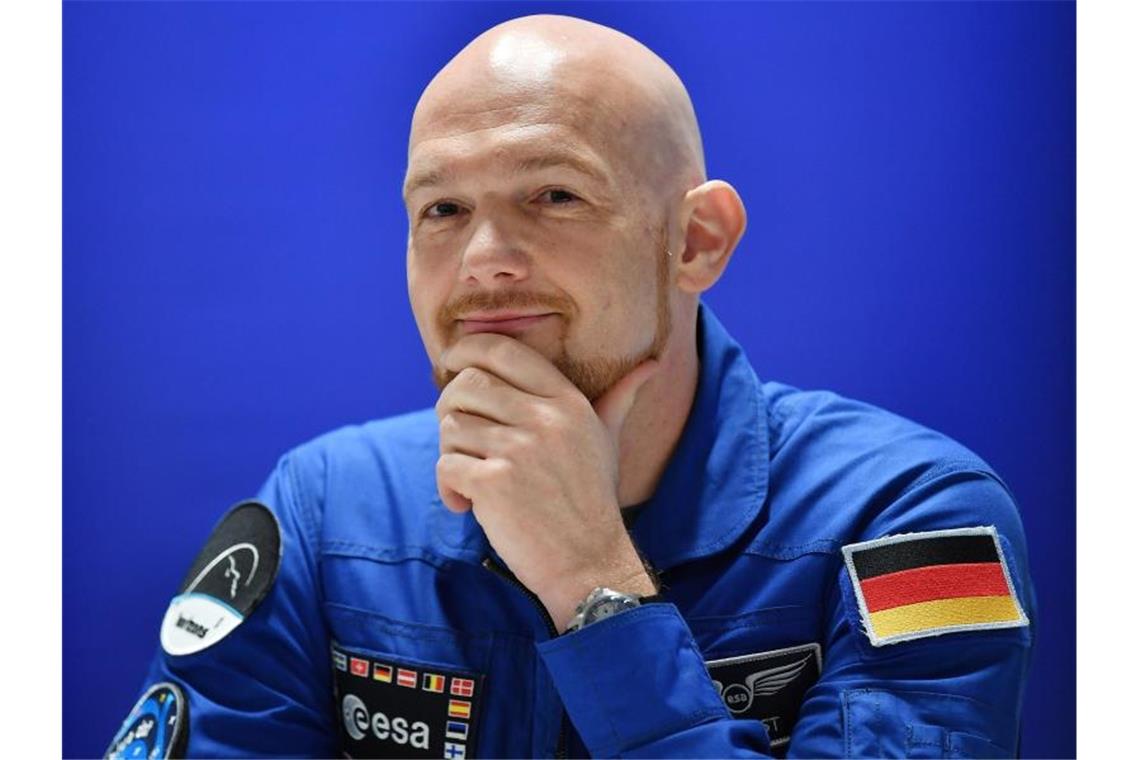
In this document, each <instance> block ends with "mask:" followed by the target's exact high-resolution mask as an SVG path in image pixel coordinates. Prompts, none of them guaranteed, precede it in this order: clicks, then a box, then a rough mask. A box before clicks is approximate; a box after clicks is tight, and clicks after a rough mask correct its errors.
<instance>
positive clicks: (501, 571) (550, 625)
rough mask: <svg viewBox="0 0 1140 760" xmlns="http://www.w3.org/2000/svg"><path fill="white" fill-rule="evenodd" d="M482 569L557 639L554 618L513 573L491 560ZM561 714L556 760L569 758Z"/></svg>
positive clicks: (564, 725)
mask: <svg viewBox="0 0 1140 760" xmlns="http://www.w3.org/2000/svg"><path fill="white" fill-rule="evenodd" d="M483 567H485V568H487V569H488V570H490V571H491V572H492V573H494V574H495V575H497V576H499V577H500V578H502V579H503V580H504V581H506V582H507V583H509V584H510V585H512V586H514V587H515V588H517V589H518V590H519V591H521V592H522V593H523V595H524V596H525V597H526V598H527V599H529V600H530V601H531V602H533V603H534V606H535V607H536V608H537V609H538V612H539V614H540V615H541V616H542V621H543V622H544V623H546V630H547V631H548V632H549V633H550V638H552V639H553V638H557V637H558V628H557V626H555V625H554V618H552V617H550V613H549V612H547V611H546V607H545V606H544V605H543V603H542V600H541V599H539V598H538V595H537V594H535V593H534V592H533V591H531V590H530V589H529V588H527V587H526V586H524V585H523V584H522V583H521V582H520V581H519V579H518V578H516V577H515V575H514V573H512V572H511V571H510V570H508V569H507V568H505V567H503V566H502V565H501V564H499V563H498V562H496V561H495V560H494V559H493V558H491V557H484V558H483ZM561 713H562V715H561V719H560V720H559V722H558V746H557V747H556V748H555V751H554V756H555V757H556V758H558V760H563V758H566V757H569V753H568V751H567V749H566V717H567V716H566V711H565V710H562V711H561Z"/></svg>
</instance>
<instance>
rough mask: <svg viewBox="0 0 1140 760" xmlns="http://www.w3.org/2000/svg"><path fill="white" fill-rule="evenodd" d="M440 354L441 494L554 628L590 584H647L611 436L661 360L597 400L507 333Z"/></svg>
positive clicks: (477, 337) (473, 339)
mask: <svg viewBox="0 0 1140 760" xmlns="http://www.w3.org/2000/svg"><path fill="white" fill-rule="evenodd" d="M441 362H442V364H443V366H444V367H445V368H446V369H448V370H451V371H452V372H455V373H457V374H456V376H455V378H454V379H453V380H452V381H451V382H450V383H449V384H448V385H447V387H446V388H445V389H444V390H443V393H442V394H440V397H439V401H438V402H437V403H436V405H435V409H436V415H437V416H438V418H439V448H440V456H439V461H438V462H437V463H436V480H437V483H438V486H439V492H440V495H441V496H442V497H443V503H444V504H445V505H447V507H448V508H449V509H451V510H453V511H455V512H463V511H466V510H468V509H471V510H473V512H474V514H475V519H476V520H478V522H479V524H480V525H481V526H482V528H483V531H484V532H485V533H486V534H487V539H488V540H489V541H490V543H491V546H493V547H494V549H495V551H496V552H498V554H499V556H500V557H502V559H503V561H504V562H505V563H506V564H507V566H508V567H509V568H510V569H511V572H513V573H514V575H515V577H516V578H518V579H519V581H520V582H522V583H523V585H525V586H526V587H527V588H528V589H530V590H531V591H532V592H533V593H534V594H535V595H536V596H538V598H539V599H540V600H541V601H542V603H543V605H544V606H545V607H546V609H547V611H548V612H549V613H550V616H551V618H552V619H553V621H554V623H555V625H557V626H558V629H559V630H564V629H565V627H566V626H567V625H568V624H569V622H570V620H571V618H572V617H573V615H574V608H575V606H576V605H577V604H578V603H579V602H580V601H582V599H584V598H585V596H586V595H587V594H588V593H589V592H590V591H591V590H592V589H593V588H595V587H597V586H608V587H610V588H614V589H617V590H619V591H624V592H626V593H631V594H639V595H650V594H653V593H655V592H656V589H655V587H654V585H653V581H652V579H651V578H650V576H649V574H648V572H647V571H646V569H645V567H644V565H643V564H642V562H641V559H640V557H639V556H638V554H637V550H636V548H634V546H633V542H632V541H631V540H630V538H629V535H628V533H627V532H626V530H625V527H624V525H623V523H622V519H621V508H620V505H619V504H618V499H617V489H618V436H619V434H620V432H621V428H622V424H623V422H624V421H625V417H626V415H627V414H628V413H629V410H630V409H631V408H632V406H633V401H634V398H635V396H636V394H637V391H638V389H639V388H640V387H641V386H642V384H643V383H644V382H645V381H646V380H648V379H649V377H651V376H652V375H653V373H654V372H655V371H656V370H657V362H655V361H654V360H647V361H646V362H643V363H642V364H640V365H638V366H637V367H635V368H634V369H633V370H632V371H630V372H629V374H627V375H626V376H625V377H623V378H622V379H621V380H619V381H618V382H617V383H616V384H615V385H614V386H613V387H612V388H611V389H610V390H609V391H607V392H606V393H605V394H604V395H603V396H602V397H601V398H599V399H598V400H597V401H595V402H594V403H593V404H591V403H590V401H589V400H588V399H587V398H586V397H585V396H584V395H582V393H581V392H580V391H579V390H578V388H577V387H575V386H574V385H573V384H572V383H571V382H570V381H569V380H568V379H566V376H565V375H563V374H562V373H561V372H560V371H559V370H558V369H557V368H556V367H555V366H554V364H552V363H551V362H550V360H548V359H547V358H546V357H545V356H543V355H542V354H540V353H538V352H537V351H535V350H534V349H532V348H530V347H529V346H527V345H526V344H524V343H521V342H520V341H518V340H515V339H514V338H510V337H507V336H505V335H499V334H496V333H477V334H473V335H468V336H465V337H463V338H462V339H460V340H459V341H458V342H457V343H456V344H455V345H454V346H453V347H452V348H451V349H449V350H448V351H447V352H446V353H445V354H444V356H443V357H442V360H441Z"/></svg>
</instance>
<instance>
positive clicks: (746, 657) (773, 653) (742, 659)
mask: <svg viewBox="0 0 1140 760" xmlns="http://www.w3.org/2000/svg"><path fill="white" fill-rule="evenodd" d="M803 651H812V652H814V653H815V665H816V668H817V669H818V670H819V675H820V677H823V647H822V646H821V645H820V644H819V642H816V641H813V642H811V643H810V644H796V645H795V646H792V647H784V648H782V649H770V650H768V651H767V652H756V653H755V654H741V655H737V656H735V657H723V658H721V659H719V660H706V661H705V670H706V671H708V673H709V678H712V670H710V668H713V667H720V666H722V665H742V664H744V663H746V662H760V661H761V660H767V659H770V658H772V657H779V656H780V655H784V654H791V653H792V652H803ZM808 688H809V689H810V688H811V686H809V687H808ZM791 740H792V737H791V736H790V735H789V736H785V737H784V738H783V739H776V740H775V741H772V742H770V743H769V746H771V747H773V748H774V747H782V746H784V745H785V744H787V743H788V742H790V741H791Z"/></svg>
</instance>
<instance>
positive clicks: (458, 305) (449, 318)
mask: <svg viewBox="0 0 1140 760" xmlns="http://www.w3.org/2000/svg"><path fill="white" fill-rule="evenodd" d="M539 308H541V309H548V310H550V311H553V312H558V313H560V314H567V315H572V314H573V313H575V312H576V311H577V306H576V305H575V303H574V301H572V300H571V299H570V298H569V297H568V296H565V295H562V294H557V293H535V292H532V291H519V290H490V291H488V290H480V291H474V292H471V293H464V294H463V295H461V296H459V297H457V298H455V299H453V300H451V301H448V302H447V303H446V304H445V305H444V306H443V308H442V309H440V310H439V323H440V325H442V326H444V327H446V326H448V325H450V324H452V323H453V322H454V321H455V320H457V319H459V318H460V317H462V316H463V315H464V314H470V313H471V312H474V311H493V310H507V309H519V310H524V309H525V310H528V311H529V310H534V309H539Z"/></svg>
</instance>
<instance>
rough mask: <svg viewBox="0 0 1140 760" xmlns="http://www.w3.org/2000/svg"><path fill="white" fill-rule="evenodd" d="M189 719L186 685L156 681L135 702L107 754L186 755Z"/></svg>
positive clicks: (131, 755)
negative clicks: (185, 693)
mask: <svg viewBox="0 0 1140 760" xmlns="http://www.w3.org/2000/svg"><path fill="white" fill-rule="evenodd" d="M189 720H190V711H189V706H188V705H187V702H186V697H185V696H184V695H183V693H182V689H180V688H179V687H178V686H177V685H176V684H173V683H170V682H169V681H163V682H162V683H158V684H155V685H154V686H152V687H150V688H149V689H147V690H146V693H145V694H143V695H142V698H140V699H139V701H138V702H136V703H135V706H134V708H133V709H132V710H131V712H130V714H128V715H127V719H126V720H124V721H123V725H122V726H121V727H120V728H119V731H118V733H116V734H115V738H114V739H112V740H111V746H109V747H108V748H107V751H106V752H105V753H104V754H103V757H104V758H135V757H145V758H167V757H182V756H183V753H184V750H185V748H186V725H187V723H188V721H189Z"/></svg>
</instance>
